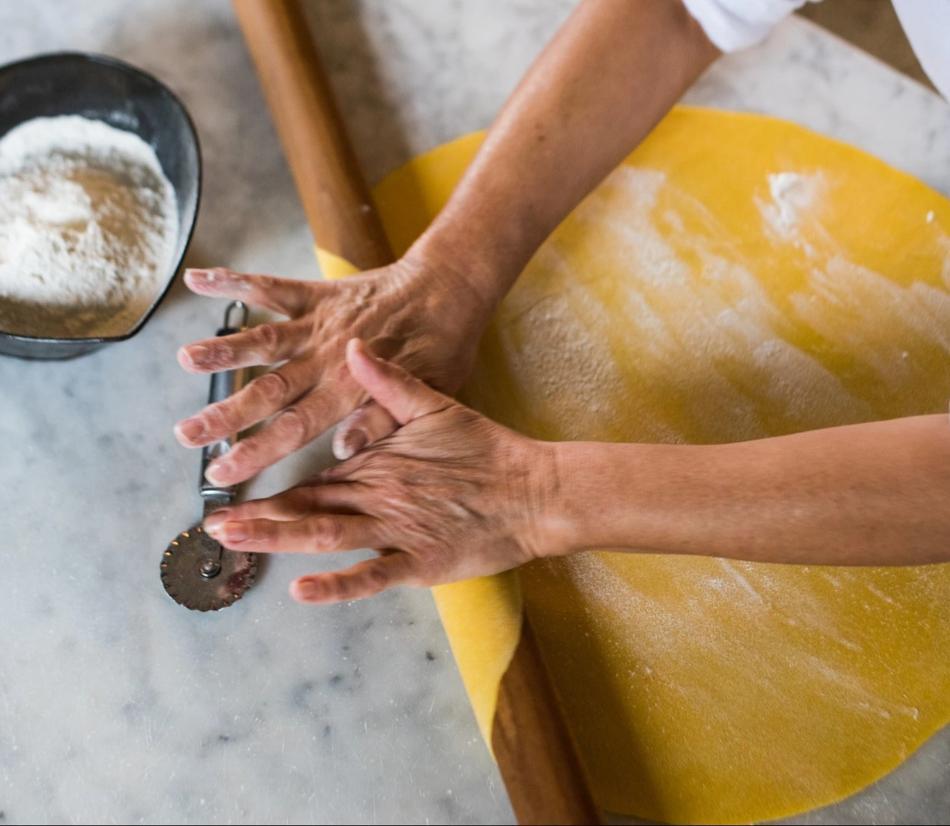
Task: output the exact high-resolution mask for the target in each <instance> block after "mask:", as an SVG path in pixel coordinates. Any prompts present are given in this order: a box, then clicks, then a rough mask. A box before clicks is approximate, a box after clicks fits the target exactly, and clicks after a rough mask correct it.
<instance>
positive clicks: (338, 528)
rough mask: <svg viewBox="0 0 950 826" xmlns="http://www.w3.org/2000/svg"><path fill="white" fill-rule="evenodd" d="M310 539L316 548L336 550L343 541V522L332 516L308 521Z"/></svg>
mask: <svg viewBox="0 0 950 826" xmlns="http://www.w3.org/2000/svg"><path fill="white" fill-rule="evenodd" d="M310 540H311V542H312V543H313V545H314V547H315V548H316V549H317V550H321V551H332V550H336V549H338V548H339V547H340V543H341V542H342V541H343V524H342V523H341V522H340V521H339V520H338V519H333V518H328V519H316V520H314V521H312V522H311V523H310Z"/></svg>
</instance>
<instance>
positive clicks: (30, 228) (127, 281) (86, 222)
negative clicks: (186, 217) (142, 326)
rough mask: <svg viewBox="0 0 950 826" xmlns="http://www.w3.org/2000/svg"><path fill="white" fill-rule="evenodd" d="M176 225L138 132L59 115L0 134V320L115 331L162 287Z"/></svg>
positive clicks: (16, 327)
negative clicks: (1, 135) (0, 137)
mask: <svg viewBox="0 0 950 826" xmlns="http://www.w3.org/2000/svg"><path fill="white" fill-rule="evenodd" d="M177 235H178V226H177V215H176V209H175V197H174V190H173V188H172V185H171V183H170V182H169V181H168V179H167V178H166V177H165V175H164V173H163V172H162V169H161V166H160V164H159V162H158V158H157V157H156V156H155V152H154V151H153V150H152V148H151V147H150V146H149V145H148V144H147V143H145V141H143V140H142V139H141V138H139V137H138V136H137V135H134V134H132V133H131V132H125V131H122V130H120V129H115V128H114V127H112V126H109V125H108V124H106V123H103V122H101V121H95V120H90V119H88V118H83V117H79V116H75V115H67V116H61V117H53V118H35V119H33V120H31V121H27V122H26V123H24V124H21V125H20V126H18V127H16V128H15V129H13V130H11V131H10V132H8V133H7V134H6V135H5V136H4V137H3V138H2V140H0V330H3V331H4V332H11V333H17V334H20V335H41V336H42V335H49V336H59V337H77V338H78V337H84V336H95V335H117V334H121V333H123V332H126V331H127V330H128V329H129V328H130V327H131V326H132V325H133V324H134V322H135V321H136V320H137V319H138V318H139V317H140V316H141V315H142V313H143V312H144V311H145V310H146V309H147V308H148V306H149V304H151V302H152V300H153V299H154V298H155V296H156V295H157V294H158V292H159V290H160V289H161V286H162V281H163V280H164V279H165V277H166V276H167V274H168V272H167V268H168V266H169V264H170V262H171V259H172V255H173V253H174V251H175V247H176V242H177Z"/></svg>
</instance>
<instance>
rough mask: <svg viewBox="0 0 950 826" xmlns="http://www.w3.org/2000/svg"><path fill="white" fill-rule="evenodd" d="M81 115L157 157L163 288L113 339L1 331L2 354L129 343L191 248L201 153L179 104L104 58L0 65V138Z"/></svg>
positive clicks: (69, 351) (69, 55)
mask: <svg viewBox="0 0 950 826" xmlns="http://www.w3.org/2000/svg"><path fill="white" fill-rule="evenodd" d="M55 115H82V116H83V117H87V118H92V119H95V120H101V121H105V122H106V123H108V124H109V125H110V126H114V127H116V128H117V129H124V130H126V131H127V132H134V133H135V134H136V135H138V136H139V137H140V138H142V140H144V141H145V142H146V143H147V144H149V145H150V146H151V147H152V148H153V149H154V150H155V154H156V155H157V156H158V160H159V163H161V165H162V170H163V171H164V172H165V175H166V176H167V178H168V180H169V181H171V184H172V186H173V187H174V188H175V202H176V205H177V208H178V244H177V246H176V249H175V257H174V265H173V266H172V267H171V269H170V272H169V273H168V281H167V282H166V283H165V286H164V287H163V288H162V290H161V292H159V293H158V295H156V296H155V299H154V300H153V301H152V303H151V304H150V305H149V308H148V309H147V310H146V311H145V313H144V314H143V315H142V317H141V318H139V320H138V321H136V322H135V325H134V326H133V327H132V328H131V329H130V330H128V332H125V333H123V334H122V335H118V336H100V337H89V338H49V337H40V336H23V335H14V334H12V333H5V332H3V331H2V330H0V353H2V354H5V355H9V356H20V357H21V358H33V359H64V358H72V357H73V356H78V355H81V354H83V353H88V352H90V351H92V350H97V349H98V348H100V347H102V346H104V345H106V344H111V343H113V342H115V341H125V340H126V339H128V338H131V337H132V336H134V335H135V334H136V333H137V332H138V331H139V330H141V329H142V327H143V326H144V325H145V322H146V321H148V320H149V318H151V316H152V313H154V312H155V310H156V309H157V308H158V305H159V304H161V302H162V299H163V298H164V297H165V295H166V294H167V293H168V290H169V289H170V288H171V285H172V283H173V282H174V280H175V276H176V275H177V273H178V270H179V268H180V267H181V263H182V261H183V260H184V257H185V251H186V250H187V249H188V243H189V242H190V241H191V234H192V232H193V231H194V227H195V219H196V218H197V216H198V201H199V198H200V194H201V149H200V147H199V145H198V134H197V132H196V131H195V126H194V124H193V123H192V121H191V117H190V116H189V115H188V112H187V110H186V109H185V107H184V106H183V105H182V103H181V101H180V100H179V99H178V98H177V97H175V95H174V94H173V93H172V92H171V90H170V89H168V87H167V86H165V85H164V84H163V83H161V82H160V81H158V80H156V79H155V78H154V77H152V76H151V75H150V74H147V73H146V72H143V71H142V70H141V69H136V68H135V67H134V66H130V65H129V64H128V63H123V62H122V61H121V60H116V59H115V58H112V57H106V56H104V55H96V54H85V53H82V52H57V53H55V54H46V55H40V56H38V57H33V58H30V59H28V60H21V61H18V62H16V63H9V64H7V65H6V66H0V137H2V136H3V135H5V134H6V133H7V132H9V131H10V130H11V129H13V127H15V126H18V125H19V124H21V123H23V122H24V121H28V120H30V119H31V118H37V117H52V116H55Z"/></svg>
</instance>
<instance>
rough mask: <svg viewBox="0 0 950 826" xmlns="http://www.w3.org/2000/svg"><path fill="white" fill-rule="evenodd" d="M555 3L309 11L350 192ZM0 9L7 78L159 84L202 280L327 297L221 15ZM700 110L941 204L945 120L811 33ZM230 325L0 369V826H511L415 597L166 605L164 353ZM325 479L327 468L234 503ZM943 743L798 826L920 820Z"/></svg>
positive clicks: (209, 307)
mask: <svg viewBox="0 0 950 826" xmlns="http://www.w3.org/2000/svg"><path fill="white" fill-rule="evenodd" d="M572 5H573V4H572V3H571V2H567V1H566V0H557V1H556V2H555V0H478V2H475V0H456V2H445V1H444V0H362V2H346V1H345V0H319V2H313V3H311V5H310V16H311V22H312V24H313V28H314V32H315V36H316V38H317V40H318V42H319V44H320V48H321V50H322V52H323V54H324V56H325V60H326V63H327V65H328V67H329V70H330V74H331V79H332V82H333V84H334V86H335V88H336V90H337V92H338V95H339V97H340V102H341V105H342V108H343V111H344V114H345V118H346V120H347V122H348V124H349V126H350V128H351V132H352V134H353V138H354V143H355V145H356V147H357V151H358V154H359V157H360V160H361V163H362V164H363V168H364V169H365V170H366V171H367V174H368V176H369V177H370V179H372V180H376V179H378V178H379V177H380V176H381V175H382V174H384V173H385V172H387V171H389V170H390V169H392V168H394V167H395V166H397V165H399V164H400V163H402V162H403V161H404V160H406V159H407V158H409V157H410V156H411V155H412V154H414V153H416V152H419V151H422V150H425V149H428V148H430V147H432V146H434V145H436V144H438V143H440V142H442V141H444V140H447V139H449V138H452V137H454V136H456V135H458V134H461V133H463V132H466V131H470V130H473V129H478V128H483V127H484V126H486V125H487V124H488V123H489V122H490V120H491V117H492V115H493V113H494V112H495V111H496V110H497V108H498V106H499V105H500V104H501V103H502V101H503V100H504V98H505V97H506V95H507V94H508V93H509V92H510V90H511V89H512V88H513V87H514V85H515V84H516V83H517V80H518V78H519V76H520V74H521V72H522V71H523V70H524V68H525V67H526V66H527V65H528V63H529V62H530V61H531V59H532V58H533V57H534V55H535V54H536V53H537V52H538V50H539V49H540V48H541V46H542V45H543V43H544V42H545V41H546V39H547V38H548V37H549V36H550V35H551V34H552V33H553V32H554V30H555V29H556V28H557V26H558V25H559V24H560V22H561V21H562V20H563V19H564V17H565V16H566V14H567V13H568V12H569V10H570V8H571V7H572ZM77 9H78V6H77V4H75V3H73V2H70V0H43V2H40V3H34V4H25V3H19V2H14V1H13V0H0V62H6V61H8V60H13V59H16V58H20V57H24V56H27V55H30V54H33V53H36V52H41V51H51V50H56V49H67V48H68V49H88V50H94V51H101V52H106V53H109V54H113V55H116V56H118V57H122V58H124V59H127V60H129V61H131V62H133V63H136V64H138V65H141V66H142V67H143V68H146V69H148V70H150V71H153V72H155V73H156V74H157V75H158V76H159V77H161V78H162V79H163V80H165V81H166V82H168V83H169V84H170V85H171V86H172V87H173V88H174V89H175V90H176V91H178V92H179V93H180V94H181V95H182V97H183V98H184V100H185V102H186V104H187V105H188V106H189V108H190V109H191V111H192V113H193V115H194V116H195V119H196V122H197V125H198V129H199V132H200V135H201V140H202V146H203V150H204V158H205V186H204V196H203V203H202V210H201V218H200V220H199V226H198V231H197V234H196V236H195V241H194V244H193V246H192V249H191V252H190V254H189V262H190V263H193V264H197V265H208V264H217V263H223V264H228V265H231V266H234V267H237V268H243V269H248V270H252V271H267V272H274V273H281V274H285V275H291V276H296V277H301V278H315V277H318V273H317V270H316V265H315V263H314V260H313V257H312V251H311V241H310V236H309V232H308V231H307V227H306V223H305V220H304V217H303V214H302V211H301V209H300V207H299V204H298V201H297V198H296V195H295V193H294V190H293V185H292V182H291V180H290V176H289V174H288V172H287V169H286V165H285V163H284V160H283V156H282V154H281V151H280V147H279V145H278V143H277V140H276V137H275V134H274V131H273V128H272V126H271V123H270V119H269V115H268V113H267V110H266V107H265V105H264V103H263V100H262V98H261V95H260V93H259V90H258V86H257V81H256V79H255V77H254V75H253V72H252V69H251V66H250V63H249V60H248V58H247V56H246V53H245V50H244V47H243V44H242V42H241V39H240V35H239V33H238V31H237V28H236V25H235V23H234V21H233V18H232V14H231V10H230V7H229V5H228V3H227V2H225V0H188V2H185V0H141V1H140V2H136V3H132V2H130V0H85V2H83V3H82V4H81V9H82V11H81V13H80V12H79V11H78V10H77ZM688 99H689V100H690V101H691V102H694V103H701V104H704V105H710V106H719V107H724V108H734V109H743V110H751V111H763V112H769V113H773V114H778V115H782V116H785V117H788V118H791V119H793V120H796V121H798V122H801V123H804V124H806V125H808V126H811V127H812V128H815V129H818V130H819V131H822V132H825V133H826V134H830V135H833V136H836V137H840V138H842V139H845V140H849V141H851V142H853V143H856V144H858V145H860V146H863V147H864V148H866V149H868V150H869V151H872V152H874V153H875V154H878V155H879V156H881V157H883V158H885V159H886V160H888V161H890V162H891V163H894V164H895V165H897V166H899V167H902V168H905V169H907V170H908V171H910V172H913V173H914V174H917V175H919V176H920V177H922V178H923V179H924V180H926V181H928V182H929V183H931V184H932V185H934V186H935V187H937V188H938V189H941V190H942V191H944V192H950V139H948V136H950V107H948V106H947V104H945V103H944V102H942V101H941V100H940V99H939V98H937V97H936V96H934V95H933V94H931V93H929V92H927V91H926V90H924V89H923V88H922V87H920V86H918V85H916V84H914V83H913V82H911V81H909V80H906V79H904V78H902V77H900V76H898V75H897V74H895V73H894V72H892V71H891V70H889V69H887V68H886V67H884V66H882V65H881V64H879V63H877V62H876V61H873V60H872V59H870V58H868V57H866V56H864V55H862V54H860V53H858V52H856V51H855V50H853V49H851V48H850V47H847V46H845V45H843V44H842V43H841V42H840V41H837V40H835V39H834V38H832V37H830V36H828V35H826V34H824V33H822V32H820V31H819V30H817V29H815V28H814V27H812V26H811V25H809V24H806V23H804V22H801V21H792V22H790V23H788V24H786V25H784V26H782V27H781V28H780V29H779V30H778V31H777V32H776V33H775V35H774V36H773V37H772V38H771V39H770V40H769V41H768V42H767V43H766V44H764V45H762V46H760V47H758V48H756V49H753V50H750V51H749V52H747V53H745V54H743V55H738V56H733V57H730V58H728V59H725V60H723V61H722V62H721V63H720V64H718V65H717V66H716V67H714V68H713V69H712V70H711V71H710V72H708V73H707V74H706V75H705V76H704V78H702V79H701V81H700V82H699V83H698V84H697V86H696V87H695V88H694V89H693V90H692V91H691V92H690V94H689V95H688ZM221 311H222V304H221V303H216V302H210V301H205V300H201V299H198V298H196V297H193V296H190V295H189V294H188V293H187V292H186V291H185V290H183V289H181V287H176V288H175V290H174V291H173V292H172V294H171V295H170V296H169V298H168V299H167V301H166V303H165V304H164V305H163V306H162V308H161V310H160V311H159V313H158V314H157V315H156V316H155V318H154V319H153V320H152V321H151V322H150V323H149V324H148V325H147V327H146V328H145V329H144V331H143V332H142V333H141V334H140V335H139V336H137V337H136V338H135V339H134V340H132V341H130V342H128V343H125V344H121V345H117V346H114V347H110V348H108V349H106V350H103V351H100V352H98V353H95V354H93V355H91V356H88V357H85V358H83V359H81V360H79V361H75V362H64V363H26V362H20V361H15V360H11V359H0V457H2V458H0V490H2V492H3V494H2V500H0V501H2V505H0V535H2V536H3V538H4V540H5V541H4V549H3V560H2V561H3V567H2V568H0V570H2V577H0V823H24V822H47V823H49V822H57V823H59V822H65V823H93V822H96V823H99V822H106V823H110V822H122V823H126V822H132V823H135V822H147V823H206V822H214V823H355V822H452V823H465V822H485V823H487V822H510V821H511V817H512V816H511V811H510V808H509V806H508V803H507V800H506V797H505V794H504V790H503V788H502V787H501V784H500V780H499V778H498V776H497V772H496V770H495V769H494V767H493V765H492V763H491V760H490V759H489V757H488V755H487V752H486V750H485V748H484V746H483V744H482V742H481V740H480V739H479V736H478V734H477V730H476V727H475V723H474V719H473V717H472V714H471V711H470V709H469V707H468V704H467V701H466V699H465V696H464V692H463V690H462V686H461V682H460V680H459V678H458V675H457V673H456V671H455V667H454V664H453V663H452V660H451V655H450V653H449V650H448V646H447V643H446V641H445V637H444V634H443V632H442V630H441V627H440V625H439V622H438V619H437V617H436V615H435V611H434V608H433V606H432V601H431V598H430V596H429V595H428V594H427V593H426V592H423V591H402V592H398V593H392V594H388V595H385V596H383V597H381V598H378V599H375V600H372V601H370V602H365V603H358V604H354V605H344V606H338V607H334V608H325V609H319V610H313V609H305V608H302V607H299V606H296V605H294V604H293V603H292V602H291V601H290V600H289V598H288V597H287V595H286V586H287V583H288V582H289V580H290V579H291V578H292V577H293V576H295V575H297V574H299V573H302V572H306V571H312V570H322V569H326V568H331V567H336V566H338V565H340V564H341V563H342V562H343V560H342V559H340V558H320V559H316V558H313V559H311V558H304V557H299V556H296V557H294V556H288V557H282V558H276V559H273V560H272V561H271V562H270V564H269V565H268V566H267V567H266V570H265V571H264V574H263V576H262V579H261V581H260V583H259V584H258V585H257V586H255V588H254V590H253V591H252V592H250V593H249V594H248V595H247V597H246V598H245V599H244V600H243V601H241V602H240V603H238V604H236V605H235V606H233V607H232V608H229V609H227V610H226V611H223V612H221V613H220V614H217V615H211V616H206V615H198V614H192V613H189V612H187V611H184V610H183V609H181V608H180V607H178V606H177V605H175V604H174V603H172V602H171V601H170V600H168V598H167V597H166V596H165V594H164V592H163V591H162V589H161V586H160V584H159V581H158V559H159V554H160V552H161V550H162V549H163V548H164V546H165V544H166V543H167V542H168V540H169V539H171V538H172V537H173V536H174V535H175V534H176V533H177V532H178V531H179V530H181V529H182V528H184V527H186V526H187V525H188V524H189V523H190V522H192V521H194V520H195V519H196V518H197V516H198V501H197V498H196V496H195V492H194V488H195V483H196V475H197V456H196V455H195V454H194V453H190V452H187V451H185V450H183V449H181V448H179V447H178V446H177V444H176V443H175V441H174V439H173V438H172V436H171V426H172V424H173V423H174V421H175V420H177V419H178V418H179V417H181V416H182V415H184V414H186V413H189V412H191V411H193V410H194V409H196V408H197V407H198V406H200V404H201V402H202V399H203V398H204V396H205V394H206V391H207V388H206V385H205V382H204V380H202V379H200V378H196V377H193V376H187V375H185V374H184V373H182V372H181V371H180V370H179V368H178V367H177V365H176V363H175V359H174V353H175V350H176V348H177V346H178V345H179V344H180V343H182V342H183V341H186V340H189V339H192V338H197V337H199V336H204V335H207V334H208V333H209V331H212V330H213V329H214V328H215V327H216V326H217V324H218V321H219V316H220V313H221ZM325 460H326V449H325V444H324V443H319V444H317V445H315V446H314V447H313V449H312V450H308V451H306V452H304V453H303V454H300V455H298V456H296V457H294V458H292V459H290V460H287V461H286V462H284V463H282V465H281V466H279V467H277V468H275V469H273V470H272V471H271V472H269V473H267V474H265V475H264V476H263V477H262V478H261V479H260V480H257V481H256V482H255V483H254V484H253V485H251V486H249V489H248V490H247V491H246V493H247V494H248V495H260V494H262V493H266V492H270V491H274V490H277V489H280V488H282V487H284V486H285V485H286V484H287V483H288V482H289V481H291V480H292V479H294V478H297V477H298V476H299V475H300V474H302V473H303V472H304V470H305V469H306V468H308V467H311V466H312V464H313V463H316V462H320V461H325ZM948 752H950V738H948V736H947V733H946V732H944V733H943V734H942V735H940V736H938V737H936V738H934V740H933V741H932V742H931V743H929V744H928V745H927V746H925V748H924V749H922V750H921V751H920V752H918V754H916V755H915V756H914V757H912V758H911V760H909V761H908V763H907V764H905V766H903V767H902V768H901V769H899V770H898V771H897V772H895V773H894V774H892V775H891V776H890V777H888V778H885V779H884V780H883V781H881V782H880V783H878V784H877V785H876V786H875V787H874V788H872V789H870V790H868V791H866V792H863V793H862V794H860V795H858V796H856V797H855V798H853V799H852V800H851V801H847V802H845V803H844V804H841V805H839V806H837V807H833V808H832V809H829V810H825V811H823V812H817V813H812V814H810V815H805V816H803V817H801V818H799V819H797V820H798V822H803V823H827V822H868V821H874V822H878V823H892V822H907V821H910V820H919V821H922V822H939V821H940V820H942V819H945V818H946V815H947V812H948V811H950V800H948V797H947V791H946V790H945V789H944V788H942V785H943V784H944V783H945V777H946V774H947V767H948V765H950V753H948Z"/></svg>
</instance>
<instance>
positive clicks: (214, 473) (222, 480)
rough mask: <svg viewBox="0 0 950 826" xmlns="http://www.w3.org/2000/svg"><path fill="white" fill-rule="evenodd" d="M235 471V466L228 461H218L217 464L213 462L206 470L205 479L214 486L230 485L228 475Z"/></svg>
mask: <svg viewBox="0 0 950 826" xmlns="http://www.w3.org/2000/svg"><path fill="white" fill-rule="evenodd" d="M233 470H234V465H233V464H232V463H231V462H230V461H228V460H227V459H218V460H217V461H215V462H212V463H211V464H210V465H208V469H207V470H205V479H207V480H208V481H209V482H211V484H213V485H226V484H227V483H228V475H229V474H230V473H232V472H233Z"/></svg>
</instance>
